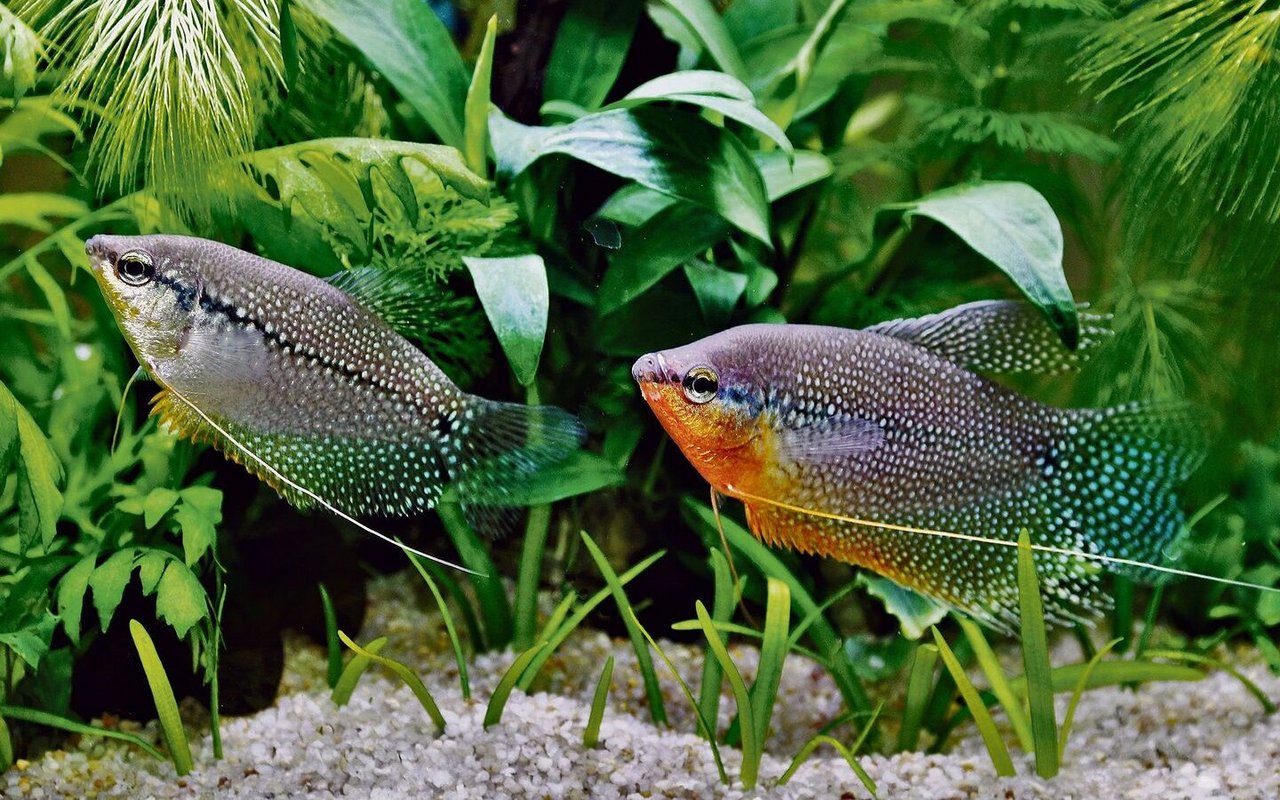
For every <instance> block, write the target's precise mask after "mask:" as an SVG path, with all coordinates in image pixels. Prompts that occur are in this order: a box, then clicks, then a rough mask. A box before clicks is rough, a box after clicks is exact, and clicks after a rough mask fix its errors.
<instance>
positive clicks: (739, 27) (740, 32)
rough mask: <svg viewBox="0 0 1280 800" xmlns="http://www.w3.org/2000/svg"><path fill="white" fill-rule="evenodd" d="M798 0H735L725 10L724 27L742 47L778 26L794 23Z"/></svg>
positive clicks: (783, 26) (782, 26)
mask: <svg viewBox="0 0 1280 800" xmlns="http://www.w3.org/2000/svg"><path fill="white" fill-rule="evenodd" d="M796 12H797V8H796V0H733V2H732V3H731V4H730V5H729V7H728V8H726V9H725V12H724V17H723V19H724V27H725V30H727V31H728V32H729V36H730V37H732V38H733V41H734V42H736V43H737V44H738V46H739V47H741V46H742V45H743V44H744V43H745V42H749V41H751V40H752V39H754V38H756V37H757V36H760V35H761V34H764V33H768V32H769V31H772V30H777V29H778V28H785V27H788V26H790V25H794V24H795V21H796Z"/></svg>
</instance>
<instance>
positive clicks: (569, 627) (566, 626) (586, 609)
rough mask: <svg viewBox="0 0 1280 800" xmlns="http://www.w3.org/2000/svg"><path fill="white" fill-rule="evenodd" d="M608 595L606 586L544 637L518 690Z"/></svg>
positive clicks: (623, 579)
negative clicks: (544, 642) (543, 642)
mask: <svg viewBox="0 0 1280 800" xmlns="http://www.w3.org/2000/svg"><path fill="white" fill-rule="evenodd" d="M664 554H665V551H663V550H659V551H658V552H656V553H654V554H653V555H651V556H648V557H647V558H645V559H644V560H643V561H641V562H640V563H639V564H636V565H635V566H634V567H632V568H631V569H629V570H627V571H626V572H624V573H622V574H621V575H619V576H618V583H619V584H621V585H623V586H626V585H627V584H628V583H630V582H631V581H632V580H633V579H634V578H635V577H636V576H637V575H639V574H640V573H641V572H644V571H645V570H646V569H648V568H649V566H650V565H651V564H653V562H655V561H657V560H658V559H659V558H662V556H663V555H664ZM609 594H610V589H609V587H608V586H606V587H604V588H603V589H601V590H600V591H598V592H596V593H595V594H593V595H591V597H589V598H587V599H586V600H584V601H583V602H582V603H580V604H579V605H578V607H577V608H575V609H574V610H573V613H572V614H570V615H569V617H568V619H566V620H565V621H564V622H563V623H562V624H561V625H560V626H559V628H556V629H554V630H555V633H553V634H552V635H551V636H550V637H546V638H545V639H544V641H546V642H548V643H549V646H548V647H547V649H546V650H543V651H542V652H541V653H539V654H538V657H537V658H535V659H534V660H533V661H532V662H531V663H530V665H529V668H528V670H527V671H526V672H525V675H524V677H522V678H521V679H520V689H521V690H522V691H526V692H527V691H529V688H528V687H529V686H530V685H531V684H532V683H533V679H534V678H536V677H537V676H538V673H539V672H540V671H541V670H542V667H543V665H544V664H546V663H547V659H548V658H550V657H551V654H552V653H554V652H555V651H556V650H557V649H559V647H560V645H562V644H564V640H565V639H567V638H569V634H571V633H573V632H574V631H575V630H576V629H577V627H578V626H579V625H581V624H582V621H583V620H585V619H586V618H587V616H588V615H589V614H590V613H591V612H592V611H594V610H595V608H596V606H598V605H600V604H601V603H603V602H604V601H605V600H606V599H608V597H609ZM547 627H548V628H550V626H547Z"/></svg>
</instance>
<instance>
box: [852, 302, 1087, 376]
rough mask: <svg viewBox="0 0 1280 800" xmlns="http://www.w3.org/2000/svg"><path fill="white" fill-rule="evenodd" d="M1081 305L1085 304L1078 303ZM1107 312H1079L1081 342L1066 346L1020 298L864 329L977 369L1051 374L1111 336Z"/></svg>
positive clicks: (1080, 360)
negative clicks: (1074, 345) (1018, 299)
mask: <svg viewBox="0 0 1280 800" xmlns="http://www.w3.org/2000/svg"><path fill="white" fill-rule="evenodd" d="M1080 308H1081V309H1083V308H1084V306H1080ZM1109 319H1110V317H1109V316H1107V315H1104V314H1089V313H1081V314H1080V345H1079V346H1078V347H1077V348H1076V349H1075V350H1068V349H1067V348H1066V347H1065V346H1064V345H1063V344H1062V340H1061V339H1059V338H1058V336H1057V334H1056V333H1055V332H1054V330H1053V328H1051V327H1050V326H1049V324H1048V323H1047V321H1046V320H1045V318H1044V315H1043V314H1041V313H1040V311H1039V310H1038V309H1036V308H1035V306H1032V305H1031V304H1030V303H1023V302H1019V301H1016V300H979V301H978V302H975V303H966V304H964V305H961V306H956V307H955V308H952V309H948V310H947V311H942V312H939V313H937V314H930V315H928V316H925V317H916V318H913V319H895V320H889V321H887V322H881V323H878V324H876V325H872V326H871V327H869V328H867V329H866V330H867V331H869V332H871V333H878V334H881V335H882V336H892V337H894V338H895V339H902V340H903V341H906V342H910V343H912V344H914V345H918V346H920V347H923V348H926V349H927V350H929V351H930V352H932V353H934V354H936V355H938V356H940V357H942V358H945V359H947V360H948V361H951V362H953V363H955V364H958V365H959V366H961V367H964V368H965V369H972V370H977V371H979V372H996V373H1001V372H1037V373H1042V374H1051V373H1055V372H1064V371H1066V370H1071V369H1077V368H1079V366H1080V364H1081V363H1083V362H1084V361H1085V359H1087V358H1088V357H1089V356H1090V355H1091V354H1092V351H1093V350H1095V349H1097V348H1098V347H1099V346H1100V345H1102V344H1103V343H1105V342H1106V341H1107V340H1108V339H1109V338H1111V335H1112V333H1111V329H1110V328H1109V327H1107V321H1108V320H1109Z"/></svg>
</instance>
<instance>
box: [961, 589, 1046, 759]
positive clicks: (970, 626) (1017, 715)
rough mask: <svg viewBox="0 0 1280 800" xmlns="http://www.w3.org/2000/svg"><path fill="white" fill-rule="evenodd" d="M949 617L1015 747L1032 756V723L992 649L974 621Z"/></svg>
mask: <svg viewBox="0 0 1280 800" xmlns="http://www.w3.org/2000/svg"><path fill="white" fill-rule="evenodd" d="M952 616H953V617H954V618H955V620H956V622H957V623H959V625H960V628H961V629H962V630H963V631H964V635H965V638H966V639H968V640H969V645H970V646H971V647H972V648H973V657H974V658H975V659H977V661H978V666H979V667H980V668H981V669H982V674H983V675H986V676H987V682H988V683H990V684H991V693H992V694H994V695H995V696H996V700H997V701H999V703H1000V706H1001V707H1002V708H1004V712H1005V715H1006V716H1008V718H1009V724H1010V725H1011V726H1012V727H1013V732H1014V734H1015V735H1016V736H1017V737H1018V744H1019V745H1020V746H1021V747H1022V749H1023V750H1025V751H1027V752H1031V748H1032V747H1034V746H1035V745H1034V742H1033V741H1032V737H1031V721H1030V720H1029V719H1027V712H1026V711H1025V710H1023V708H1022V700H1021V698H1019V697H1018V696H1017V695H1016V694H1014V693H1013V689H1012V688H1010V685H1009V679H1008V678H1006V677H1005V674H1004V670H1002V669H1001V668H1000V661H999V660H998V659H997V658H996V654H995V653H994V652H992V650H991V645H990V644H988V643H987V637H985V636H983V635H982V629H981V628H979V627H978V625H977V623H975V622H974V621H973V620H970V619H968V618H966V617H963V616H961V615H959V614H953V615H952Z"/></svg>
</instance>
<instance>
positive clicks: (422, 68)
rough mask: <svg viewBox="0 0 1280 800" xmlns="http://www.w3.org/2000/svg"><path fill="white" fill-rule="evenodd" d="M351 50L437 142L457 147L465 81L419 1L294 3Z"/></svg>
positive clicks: (449, 43)
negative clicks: (321, 21) (326, 25)
mask: <svg viewBox="0 0 1280 800" xmlns="http://www.w3.org/2000/svg"><path fill="white" fill-rule="evenodd" d="M298 2H299V3H301V5H302V6H303V7H305V8H307V9H309V10H310V11H311V12H312V13H314V14H316V15H317V16H319V17H321V18H322V19H324V20H325V21H326V22H328V23H329V24H330V25H332V26H333V27H334V29H335V30H337V31H338V33H340V34H342V35H343V37H345V38H346V39H347V40H348V41H350V42H351V43H352V44H353V45H355V47H356V49H358V50H359V51H360V52H361V53H362V54H363V55H364V57H365V58H366V59H367V60H368V61H369V63H370V64H371V65H373V67H374V68H375V69H377V71H378V72H379V74H381V75H382V76H383V77H384V78H386V79H387V82H388V83H390V84H391V85H392V86H394V87H395V88H396V91H398V92H399V93H400V94H401V96H403V97H404V99H405V102H407V103H408V104H409V105H410V106H412V107H413V110H414V111H416V112H418V114H419V115H420V116H421V117H422V119H423V121H425V122H426V123H427V125H429V126H430V127H431V129H432V130H433V131H435V133H436V135H437V136H439V137H440V141H442V142H444V143H445V144H447V145H452V146H453V147H457V148H461V147H463V144H464V137H463V122H462V113H463V106H464V104H465V103H466V97H467V86H468V84H469V83H470V76H469V75H468V74H467V69H466V67H465V66H464V65H463V63H462V57H461V56H460V55H458V49H457V47H456V46H455V45H454V43H453V38H452V37H451V36H450V35H449V31H448V29H447V28H445V26H444V23H442V22H441V21H440V18H439V17H437V16H436V15H435V12H433V11H432V10H431V6H429V5H428V4H427V3H424V2H422V0H298Z"/></svg>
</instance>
